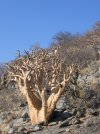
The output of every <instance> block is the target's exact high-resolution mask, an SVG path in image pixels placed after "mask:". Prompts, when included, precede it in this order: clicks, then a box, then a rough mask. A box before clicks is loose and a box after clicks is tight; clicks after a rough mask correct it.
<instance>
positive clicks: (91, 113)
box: [86, 108, 99, 116]
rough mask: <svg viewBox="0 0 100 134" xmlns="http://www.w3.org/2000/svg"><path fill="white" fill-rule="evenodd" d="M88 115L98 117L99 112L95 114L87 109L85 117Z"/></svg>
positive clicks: (92, 110)
mask: <svg viewBox="0 0 100 134" xmlns="http://www.w3.org/2000/svg"><path fill="white" fill-rule="evenodd" d="M88 115H94V116H97V115H99V112H97V111H96V110H94V109H91V108H88V109H86V116H88Z"/></svg>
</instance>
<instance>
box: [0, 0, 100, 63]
mask: <svg viewBox="0 0 100 134" xmlns="http://www.w3.org/2000/svg"><path fill="white" fill-rule="evenodd" d="M99 20H100V0H0V63H5V62H9V61H11V60H13V59H14V58H15V57H16V52H17V50H20V51H21V52H23V51H24V50H29V49H30V47H32V45H34V44H37V43H39V44H40V46H41V47H44V48H46V47H48V46H49V44H50V43H51V42H52V38H53V36H54V35H55V34H57V33H58V32H61V31H62V32H64V31H66V32H70V33H73V34H75V33H81V34H82V33H85V32H86V31H88V30H90V29H91V28H92V27H93V25H94V24H95V22H97V21H99Z"/></svg>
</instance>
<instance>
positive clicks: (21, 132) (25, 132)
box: [18, 127, 28, 134]
mask: <svg viewBox="0 0 100 134" xmlns="http://www.w3.org/2000/svg"><path fill="white" fill-rule="evenodd" d="M18 133H19V134H28V130H27V129H26V128H24V127H19V128H18Z"/></svg>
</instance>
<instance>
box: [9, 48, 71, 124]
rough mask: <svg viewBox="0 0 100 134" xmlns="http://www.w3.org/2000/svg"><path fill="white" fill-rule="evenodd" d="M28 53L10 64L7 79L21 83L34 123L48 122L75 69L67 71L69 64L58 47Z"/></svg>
mask: <svg viewBox="0 0 100 134" xmlns="http://www.w3.org/2000/svg"><path fill="white" fill-rule="evenodd" d="M25 53H26V54H25V56H21V55H20V54H19V57H18V58H17V59H16V60H15V61H13V62H12V63H10V64H8V77H7V79H9V80H10V81H15V82H17V84H18V86H19V89H20V91H21V93H22V94H23V95H24V96H25V97H26V99H27V102H28V106H29V114H30V118H31V122H32V124H36V123H40V122H45V123H48V120H49V119H50V117H51V115H52V113H53V111H54V109H55V107H56V103H57V101H58V100H59V98H60V96H61V95H62V94H63V92H64V88H65V85H66V83H68V82H69V80H70V77H71V74H72V72H73V67H72V66H70V67H68V69H67V70H66V63H65V62H64V59H61V54H60V51H59V49H57V48H56V49H52V50H48V49H46V50H43V49H40V50H39V51H36V52H34V51H32V52H31V53H29V52H25Z"/></svg>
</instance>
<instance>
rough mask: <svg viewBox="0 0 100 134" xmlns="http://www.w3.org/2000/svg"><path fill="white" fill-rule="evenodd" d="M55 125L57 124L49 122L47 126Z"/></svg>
mask: <svg viewBox="0 0 100 134" xmlns="http://www.w3.org/2000/svg"><path fill="white" fill-rule="evenodd" d="M56 124H57V122H51V123H49V124H48V125H49V126H54V125H56Z"/></svg>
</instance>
